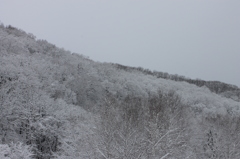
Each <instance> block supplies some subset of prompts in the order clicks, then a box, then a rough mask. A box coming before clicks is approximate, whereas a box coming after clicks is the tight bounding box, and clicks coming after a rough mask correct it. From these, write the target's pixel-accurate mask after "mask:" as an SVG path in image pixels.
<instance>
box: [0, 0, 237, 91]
mask: <svg viewBox="0 0 240 159" xmlns="http://www.w3.org/2000/svg"><path fill="white" fill-rule="evenodd" d="M0 21H2V22H3V23H4V24H5V25H9V24H11V25H13V26H15V27H17V28H20V29H23V30H24V31H26V32H30V33H33V34H34V35H36V36H37V38H39V39H46V40H47V41H49V42H51V43H53V44H56V45H57V46H59V47H63V48H65V49H66V50H70V51H71V52H76V53H80V54H84V55H86V56H89V57H90V58H91V59H93V60H96V61H101V62H113V63H120V64H124V65H129V66H141V67H144V68H148V69H151V70H157V71H163V72H168V73H171V74H179V75H184V76H187V77H191V78H200V79H204V80H219V81H223V82H227V83H231V84H235V85H238V86H240V1H239V0H231V1H229V0H164V1H163V0H68V1H66V0H41V1H36V0H21V1H14V0H0Z"/></svg>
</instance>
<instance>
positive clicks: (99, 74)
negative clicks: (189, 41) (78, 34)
mask: <svg viewBox="0 0 240 159" xmlns="http://www.w3.org/2000/svg"><path fill="white" fill-rule="evenodd" d="M93 47H94V46H93ZM239 99H240V98H239V88H238V87H237V86H233V85H230V84H225V83H222V82H209V81H203V80H192V79H188V78H185V77H182V76H176V75H169V74H167V73H161V72H152V71H149V70H147V69H143V68H132V67H127V66H122V65H119V64H111V63H100V62H94V61H92V60H90V59H89V58H87V57H85V56H84V55H80V54H77V53H71V52H70V51H66V50H64V49H62V48H58V47H56V46H54V45H52V44H50V43H48V42H47V41H46V40H37V39H36V37H35V36H34V35H32V34H28V33H26V32H24V31H22V30H20V29H17V28H15V27H12V26H4V25H0V110H1V111H0V158H1V159H19V158H24V159H31V158H36V159H51V158H57V159H183V158H185V159H187V158H188V159H202V158H204V159H205V158H211V159H239V158H240V152H239V149H240V110H239V108H240V102H239Z"/></svg>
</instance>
